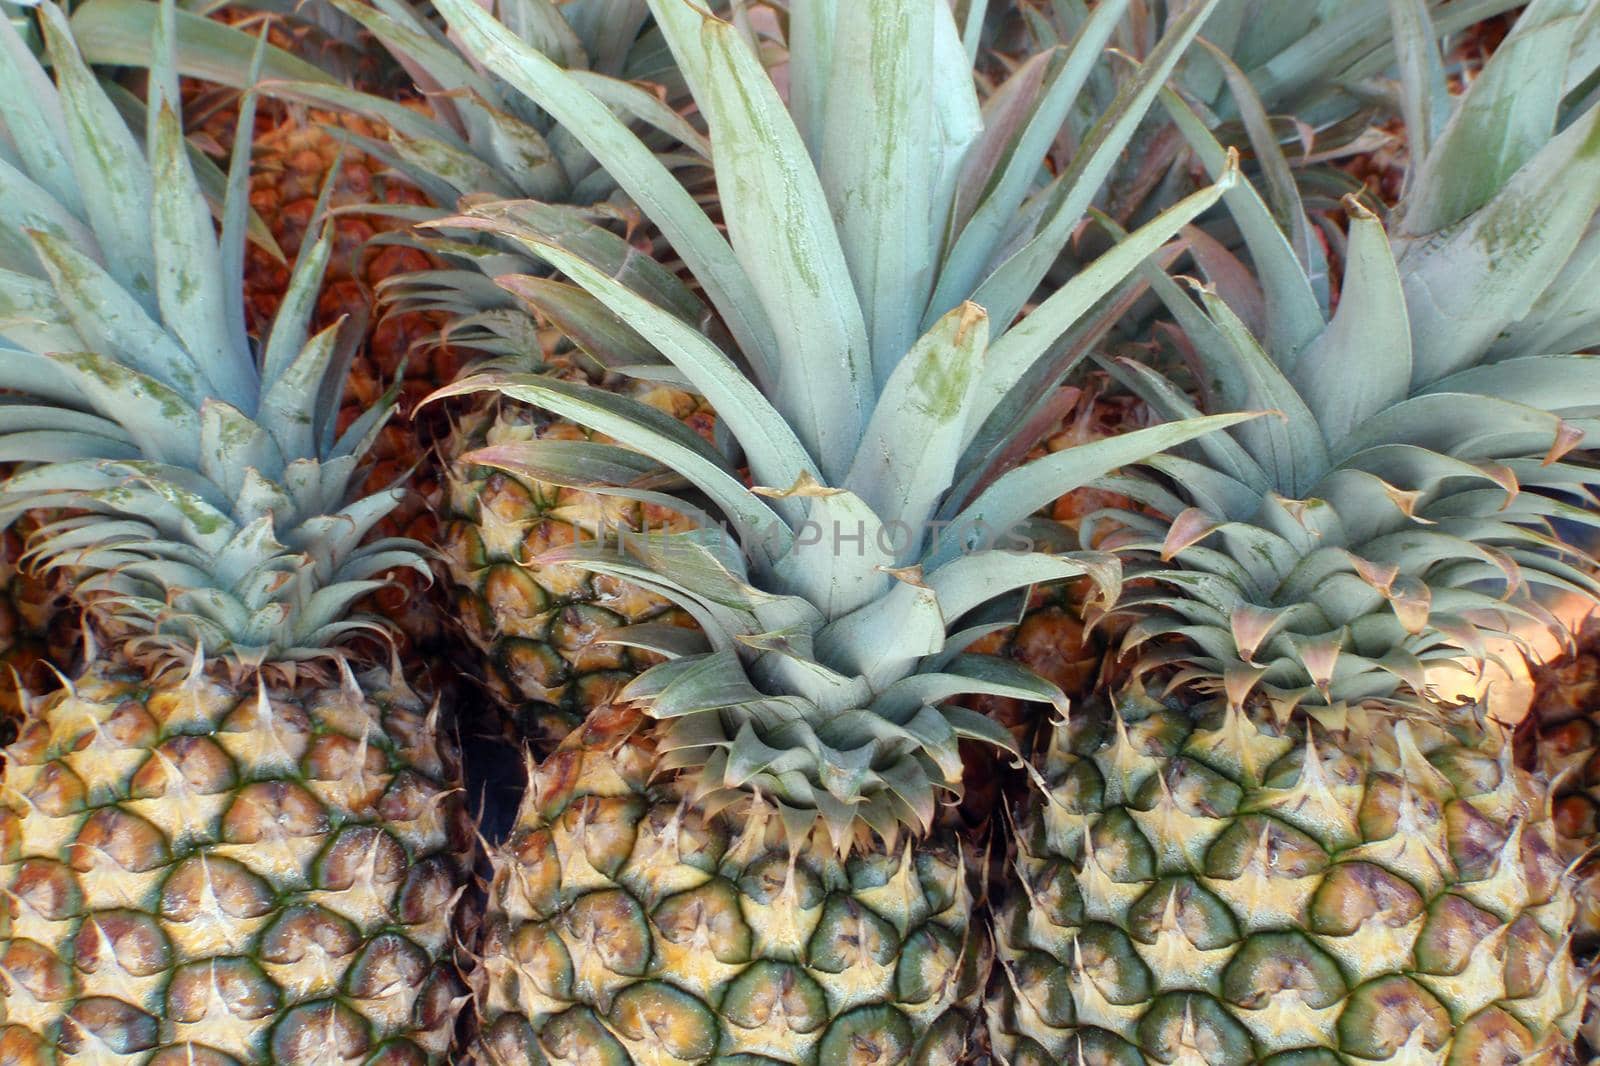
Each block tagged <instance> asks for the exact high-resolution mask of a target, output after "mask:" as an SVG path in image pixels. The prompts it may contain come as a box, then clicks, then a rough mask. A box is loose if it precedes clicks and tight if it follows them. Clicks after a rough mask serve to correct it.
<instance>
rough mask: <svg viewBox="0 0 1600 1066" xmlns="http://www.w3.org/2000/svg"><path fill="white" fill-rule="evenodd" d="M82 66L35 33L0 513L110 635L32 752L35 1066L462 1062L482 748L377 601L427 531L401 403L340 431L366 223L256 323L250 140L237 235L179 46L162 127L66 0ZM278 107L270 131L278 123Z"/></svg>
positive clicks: (65, 38)
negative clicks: (354, 253)
mask: <svg viewBox="0 0 1600 1066" xmlns="http://www.w3.org/2000/svg"><path fill="white" fill-rule="evenodd" d="M38 18H39V20H40V23H41V27H42V30H43V35H44V38H45V41H46V47H47V53H48V58H49V60H50V65H51V69H52V70H53V71H54V74H55V79H56V83H55V84H52V81H51V79H50V77H49V75H47V74H46V72H45V70H44V68H43V67H41V66H40V65H39V64H38V63H37V62H36V61H34V59H33V58H32V57H31V56H30V55H29V54H28V53H27V51H26V50H25V49H24V48H23V46H22V44H21V41H20V39H19V38H18V36H17V35H16V33H15V32H14V30H13V29H12V28H11V26H10V25H9V24H5V25H0V124H3V129H4V132H5V133H6V136H5V137H4V138H0V143H3V144H6V145H16V146H17V147H18V148H19V149H20V150H19V151H18V152H17V153H16V155H15V156H10V155H8V156H7V158H6V159H5V161H4V163H3V164H0V263H3V264H4V269H3V271H0V339H3V343H4V345H5V346H6V348H5V351H4V357H3V360H0V387H3V388H5V389H7V390H9V391H10V392H11V393H12V394H13V395H12V399H11V402H8V403H7V404H6V406H5V408H4V411H5V412H7V414H6V417H5V420H4V422H3V424H0V457H3V458H5V459H8V460H15V461H18V462H23V463H28V464H32V465H31V466H30V467H29V468H27V469H25V470H23V471H22V472H20V473H16V474H14V475H13V476H11V477H10V478H9V479H8V480H7V481H6V482H5V483H4V485H3V487H0V523H9V522H10V521H11V520H13V519H15V518H16V517H17V516H18V515H19V514H22V513H25V512H33V511H39V510H43V511H45V512H47V513H51V514H63V513H64V514H65V515H66V517H61V518H58V519H55V520H53V521H50V522H48V524H46V525H45V526H44V527H43V528H41V529H40V530H39V531H38V532H37V533H36V534H35V535H34V537H33V538H32V547H33V549H34V551H35V553H36V554H37V556H38V557H39V559H40V561H41V564H42V565H45V566H48V567H54V568H57V569H60V570H61V571H63V572H65V573H67V574H69V575H70V577H71V578H72V582H73V591H74V595H75V597H76V598H77V599H78V601H79V602H80V603H81V604H82V605H83V606H84V607H85V608H86V610H87V612H88V616H89V624H90V632H91V634H92V635H93V637H94V640H95V644H96V647H94V648H92V649H90V650H89V652H88V653H87V654H86V657H85V659H86V661H85V663H84V665H83V668H82V670H81V671H80V672H78V673H77V674H76V675H75V676H74V677H73V678H72V680H71V681H70V683H69V684H68V685H67V686H66V688H65V689H63V690H62V691H61V692H58V693H55V694H52V695H49V696H45V697H41V698H39V699H37V700H35V701H33V702H32V703H31V704H30V706H29V707H28V708H27V719H26V721H25V722H24V724H23V727H22V731H21V735H20V736H19V738H18V739H17V740H16V742H15V743H13V744H12V745H10V747H9V748H8V749H7V750H6V753H5V754H6V765H5V768H4V771H3V776H0V886H3V890H4V901H5V902H4V907H3V909H0V1060H3V1061H4V1062H6V1063H8V1064H10V1063H16V1064H19V1066H34V1064H37V1066H44V1064H46V1063H57V1062H65V1061H72V1062H101V1063H109V1062H140V1063H147V1064H151V1066H156V1064H161V1066H167V1064H176V1063H188V1064H191V1066H192V1064H199V1063H206V1064H213V1063H215V1064H219V1066H220V1064H223V1063H235V1064H243V1063H268V1062H272V1063H304V1064H311V1063H318V1064H330V1063H349V1064H355V1063H363V1064H368V1066H372V1064H377V1063H384V1064H395V1066H398V1064H401V1063H407V1064H422V1063H430V1064H432V1063H439V1064H442V1063H445V1062H447V1061H449V1059H448V1057H447V1056H448V1052H449V1044H450V1041H451V1039H452V1034H453V1030H454V1020H455V1016H456V1014H457V1011H458V1009H459V1004H460V989H459V986H458V984H457V980H456V978H455V976H454V968H453V965H452V960H451V949H452V936H451V914H452V910H453V904H454V902H455V900H456V898H457V896H458V895H459V893H460V891H461V884H462V874H463V871H462V869H461V866H460V859H459V855H460V853H461V850H462V848H463V846H464V844H465V834H464V833H462V832H461V831H460V829H459V828H458V823H459V818H458V813H457V812H458V810H459V804H458V794H459V789H458V788H456V787H455V786H454V782H455V781H456V776H455V768H454V759H453V756H452V754H451V752H450V751H449V748H448V746H447V745H446V743H445V742H444V740H443V739H442V737H441V736H440V732H439V730H440V722H439V715H438V711H437V708H436V707H430V706H429V704H428V703H426V702H425V701H424V700H423V699H422V698H420V697H419V696H418V694H417V693H415V692H414V691H412V689H411V688H410V687H409V686H408V685H407V683H406V681H405V679H404V678H403V677H401V676H400V675H399V674H398V673H397V672H396V671H395V670H394V669H392V668H389V669H386V668H384V667H383V666H382V660H379V661H378V662H377V663H371V662H368V661H367V659H366V655H365V652H366V651H367V650H370V649H366V648H365V647H364V646H363V645H362V644H361V642H360V641H361V638H362V637H363V636H364V635H375V636H382V635H383V633H384V631H385V626H384V624H383V623H382V621H381V620H378V619H374V618H370V617H364V616H361V615H358V614H351V613H350V612H349V605H350V604H351V603H352V602H353V601H355V600H356V599H358V598H359V597H360V596H362V595H363V594H365V593H366V592H368V591H369V590H371V589H372V588H374V587H376V586H377V585H379V584H381V583H382V580H383V575H384V574H385V573H387V572H389V571H391V570H393V569H395V568H404V567H417V566H420V565H422V564H421V547H420V546H419V545H417V544H415V543H412V542H409V541H403V540H394V539H390V540H380V541H376V542H371V543H366V542H365V541H364V534H365V533H366V531H367V530H369V529H370V528H371V527H372V526H373V525H374V524H375V523H377V522H378V521H379V520H380V519H381V518H382V516H383V515H384V514H385V513H386V512H387V511H389V510H390V509H391V508H392V507H393V506H394V505H395V503H396V502H397V498H398V493H397V492H396V491H394V490H391V491H386V492H381V493H377V494H367V495H363V494H360V493H359V492H357V491H352V490H353V489H354V483H355V482H356V480H357V478H358V477H359V476H360V473H361V464H362V460H363V454H364V453H365V452H366V451H367V450H368V448H369V447H370V445H371V442H372V439H373V437H374V436H375V435H376V434H377V432H378V430H379V428H380V427H381V426H382V424H383V422H384V420H385V419H386V418H387V417H388V415H389V413H390V411H391V405H389V404H379V405H376V406H374V408H373V409H372V410H371V411H369V412H368V413H367V414H366V416H365V417H364V418H363V419H362V420H361V421H360V422H359V423H358V424H357V425H354V426H352V427H350V429H349V430H348V431H346V432H345V433H344V434H342V435H341V434H338V433H336V431H335V430H336V417H337V408H338V398H339V394H340V387H339V386H340V372H341V369H342V368H343V366H344V365H346V364H347V362H348V359H349V345H348V343H347V342H348V338H346V337H344V336H342V332H341V329H340V327H338V326H333V327H329V328H328V329H325V330H322V331H320V332H318V333H316V334H315V335H311V333H310V330H309V329H308V319H309V307H310V304H311V302H312V300H313V297H314V294H315V292H316V289H317V282H318V274H319V272H320V270H321V267H322V265H323V264H324V263H325V261H326V258H327V256H328V254H329V249H330V247H331V244H332V241H333V236H332V233H331V230H329V229H326V228H325V229H324V231H323V233H322V234H321V236H319V237H318V238H317V240H316V242H315V243H314V245H313V246H312V247H311V248H309V249H308V250H307V251H306V252H305V253H304V254H303V255H302V256H301V261H300V263H299V265H298V266H297V268H296V270H295V273H294V276H293V279H292V282H291V285H290V291H289V298H288V299H287V300H286V302H285V306H286V310H285V311H284V312H283V313H281V314H280V315H279V316H278V318H277V320H276V322H275V323H274V324H273V326H272V328H271V331H270V334H268V335H265V336H263V337H261V338H260V340H259V342H257V341H255V340H252V339H251V338H250V337H249V336H248V335H247V334H246V332H245V309H244V303H243V299H242V287H241V285H240V284H239V281H240V271H241V265H242V259H243V254H244V243H245V227H246V224H247V215H248V212H247V204H246V200H245V197H246V185H245V158H244V154H245V147H246V146H247V144H248V138H246V137H241V138H240V142H241V147H240V150H239V151H236V152H235V154H234V160H233V171H232V176H231V178H230V179H229V182H228V187H227V194H226V198H225V203H224V207H223V210H222V218H223V225H222V230H221V239H220V242H219V241H218V239H217V237H216V235H215V230H214V228H213V222H212V217H211V211H210V208H209V207H208V204H207V202H206V199H205V198H204V196H203V195H202V193H201V190H200V186H199V184H198V183H197V180H196V177H195V174H194V171H193V169H192V167H191V165H190V163H189V158H188V155H187V153H186V151H185V147H184V139H183V134H182V128H181V125H180V122H179V118H178V116H177V114H176V113H175V111H174V105H175V103H176V101H177V99H178V93H177V84H176V77H175V76H174V74H173V68H172V64H171V60H170V53H169V51H168V43H169V42H170V41H171V35H172V22H173V19H174V5H173V4H172V3H171V2H170V0H169V2H168V3H166V4H164V5H163V7H162V9H161V18H160V19H159V20H158V22H157V25H158V32H157V35H156V37H155V39H154V42H153V44H152V52H153V55H154V56H155V57H156V60H155V64H154V70H153V76H152V79H151V94H150V95H151V98H150V104H151V106H150V108H149V110H148V116H149V127H148V130H147V131H146V134H145V137H144V138H143V140H144V143H145V144H147V145H148V156H147V155H146V154H145V149H144V148H142V147H141V144H140V138H138V137H136V136H135V134H134V132H133V131H132V130H131V129H129V128H128V127H127V126H126V125H125V123H124V121H123V119H122V118H121V117H120V116H119V114H118V112H117V111H116V110H115V108H114V106H113V104H112V102H111V100H110V99H109V98H108V97H107V96H106V95H105V93H104V91H103V90H102V89H101V87H100V85H99V83H98V82H97V81H96V80H95V79H94V77H93V75H92V74H91V72H90V69H89V67H88V66H87V65H86V64H85V63H84V61H83V59H82V57H81V56H80V54H79V52H78V50H77V48H76V46H75V44H74V42H73V40H72V37H71V34H70V30H69V28H68V25H67V22H66V20H65V18H64V16H63V15H62V14H61V12H60V10H59V9H58V8H56V7H55V6H54V5H52V4H44V5H41V6H40V7H39V8H38ZM253 107H254V104H253V98H252V99H250V100H247V102H246V104H245V106H244V109H243V113H242V115H241V125H242V126H243V128H244V129H246V130H248V129H249V128H250V118H251V115H250V112H251V111H252V110H253Z"/></svg>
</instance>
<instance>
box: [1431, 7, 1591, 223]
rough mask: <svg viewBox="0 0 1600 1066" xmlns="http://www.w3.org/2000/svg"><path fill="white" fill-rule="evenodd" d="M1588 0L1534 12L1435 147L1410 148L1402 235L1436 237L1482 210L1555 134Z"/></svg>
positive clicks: (1476, 81) (1470, 89) (1478, 80)
mask: <svg viewBox="0 0 1600 1066" xmlns="http://www.w3.org/2000/svg"><path fill="white" fill-rule="evenodd" d="M1586 6H1587V4H1586V2H1585V0H1557V2H1554V3H1543V4H1536V5H1534V6H1533V7H1532V8H1531V9H1530V10H1529V11H1528V12H1526V13H1525V14H1524V15H1523V16H1522V17H1520V18H1519V19H1517V23H1516V26H1515V27H1514V28H1513V30H1512V32H1511V35H1510V36H1509V37H1508V38H1507V39H1506V40H1505V41H1504V42H1502V44H1501V45H1500V47H1499V48H1497V49H1496V50H1495V53H1494V55H1492V56H1490V57H1489V61H1488V63H1487V64H1486V65H1485V66H1484V69H1483V70H1482V72H1481V73H1479V74H1478V76H1477V77H1475V78H1473V79H1472V81H1471V83H1470V84H1469V85H1468V86H1467V90H1466V93H1465V95H1464V96H1463V98H1462V100H1461V102H1460V103H1459V104H1458V105H1457V106H1456V108H1455V112H1454V114H1452V115H1451V117H1450V122H1449V124H1448V125H1447V126H1446V127H1445V128H1444V131H1443V132H1442V134H1441V135H1440V136H1439V138H1438V142H1437V143H1436V144H1433V145H1432V147H1431V148H1430V149H1428V150H1426V151H1423V150H1421V149H1420V148H1416V147H1413V153H1414V156H1415V158H1417V159H1419V160H1421V163H1420V164H1419V165H1418V166H1417V168H1416V177H1415V181H1414V183H1413V191H1412V193H1411V195H1409V196H1408V197H1407V199H1406V203H1405V213H1404V216H1403V229H1404V232H1407V233H1413V234H1423V233H1435V232H1438V231H1439V230H1442V229H1444V228H1445V227H1447V226H1450V225H1453V224H1454V223H1456V222H1459V221H1460V220H1461V219H1463V218H1465V217H1467V215H1469V214H1471V213H1472V212H1473V211H1476V210H1477V209H1478V208H1480V207H1482V206H1483V205H1484V204H1485V203H1487V202H1488V201H1489V200H1490V198H1491V197H1493V196H1494V194H1495V192H1496V191H1498V190H1499V189H1500V188H1501V187H1502V186H1503V185H1504V184H1505V183H1506V182H1507V181H1508V180H1510V178H1511V176H1512V175H1513V174H1515V173H1516V172H1517V171H1518V170H1519V169H1520V168H1521V167H1522V166H1523V164H1525V163H1527V162H1528V160H1530V159H1532V158H1533V156H1534V155H1535V153H1537V152H1538V150H1539V149H1540V148H1542V147H1543V146H1544V144H1545V142H1546V141H1548V140H1549V139H1550V136H1551V134H1552V133H1553V132H1554V131H1555V128H1556V114H1557V111H1558V109H1559V107H1560V105H1561V97H1562V91H1563V89H1564V84H1563V83H1564V79H1565V77H1566V73H1567V62H1566V59H1567V52H1568V50H1569V49H1570V48H1571V42H1572V40H1573V38H1574V35H1575V33H1576V29H1577V25H1578V23H1579V21H1580V19H1581V17H1582V14H1583V11H1584V9H1585V7H1586Z"/></svg>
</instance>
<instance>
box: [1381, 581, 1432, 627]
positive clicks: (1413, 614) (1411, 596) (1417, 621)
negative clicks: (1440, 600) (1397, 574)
mask: <svg viewBox="0 0 1600 1066" xmlns="http://www.w3.org/2000/svg"><path fill="white" fill-rule="evenodd" d="M1388 597H1389V606H1390V607H1392V608H1394V616H1395V617H1396V618H1398V619H1399V620H1400V624H1401V625H1402V626H1403V627H1405V631H1406V632H1407V633H1411V634H1413V635H1414V634H1417V633H1421V632H1422V631H1423V629H1425V628H1427V625H1428V615H1429V613H1430V612H1431V610H1432V607H1433V593H1432V591H1431V590H1430V589H1429V588H1428V586H1427V585H1426V584H1425V583H1423V581H1422V580H1421V579H1419V578H1415V577H1411V576H1409V575H1407V576H1405V577H1402V578H1400V579H1399V580H1398V581H1396V582H1395V583H1394V585H1393V587H1392V588H1391V589H1390V591H1389V594H1388Z"/></svg>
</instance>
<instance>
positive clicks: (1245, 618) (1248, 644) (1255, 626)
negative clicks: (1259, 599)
mask: <svg viewBox="0 0 1600 1066" xmlns="http://www.w3.org/2000/svg"><path fill="white" fill-rule="evenodd" d="M1288 613H1289V612H1288V609H1287V608H1283V607H1257V606H1255V605H1254V604H1249V603H1247V604H1241V605H1240V606H1238V607H1235V608H1234V609H1233V610H1232V611H1230V612H1229V614H1228V627H1229V628H1230V629H1232V630H1233V642H1234V644H1235V646H1237V647H1238V649H1239V657H1240V658H1241V659H1243V660H1244V661H1245V662H1247V663H1251V664H1254V662H1255V658H1256V651H1257V649H1259V648H1260V647H1261V645H1262V644H1263V643H1264V642H1265V641H1266V640H1267V638H1268V637H1270V636H1272V634H1273V633H1275V632H1276V631H1277V630H1278V629H1279V627H1281V626H1282V625H1283V623H1284V622H1285V621H1286V620H1287V618H1288Z"/></svg>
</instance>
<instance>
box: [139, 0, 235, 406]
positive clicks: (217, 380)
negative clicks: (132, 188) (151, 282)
mask: <svg viewBox="0 0 1600 1066" xmlns="http://www.w3.org/2000/svg"><path fill="white" fill-rule="evenodd" d="M169 2H170V0H169ZM153 113H154V115H155V118H154V122H153V124H154V126H155V135H154V137H153V138H152V139H151V148H152V156H153V163H154V167H153V170H154V174H153V177H154V179H155V186H154V195H153V197H152V212H151V219H150V236H151V240H152V244H153V246H154V251H155V266H156V274H155V281H156V294H157V297H158V299H159V302H160V307H161V318H162V322H163V325H164V326H165V327H166V329H167V330H168V331H169V332H170V333H171V334H172V335H173V336H175V337H176V338H177V339H178V341H179V343H181V344H182V345H183V346H184V348H186V349H187V350H188V352H189V354H190V356H191V357H193V359H194V361H195V363H196V365H198V366H199V367H201V368H202V371H203V372H204V373H205V375H206V377H207V379H208V380H209V381H210V383H211V385H212V390H211V391H212V394H213V395H216V396H217V397H219V398H220V399H223V400H226V401H227V402H229V403H231V404H233V405H235V406H236V407H240V408H242V409H245V410H250V409H252V408H254V407H255V403H256V387H257V378H256V367H255V359H254V357H253V355H252V353H251V351H250V349H249V348H248V347H236V346H235V345H234V343H233V341H234V338H233V333H232V330H231V329H230V328H229V323H228V304H229V299H230V298H229V296H228V295H227V291H226V290H227V288H228V285H229V282H228V281H227V280H226V279H225V277H224V275H223V273H222V261H221V258H220V255H219V252H218V248H217V240H216V235H215V233H216V231H215V228H214V226H213V225H212V221H211V211H210V210H209V209H208V208H207V206H206V201H205V197H204V196H202V195H201V193H200V187H199V185H198V183H196V182H195V180H194V172H193V171H191V170H190V169H189V160H188V156H187V154H186V152H185V148H184V140H183V129H182V127H181V126H180V124H179V121H178V116H177V114H176V113H175V112H174V111H173V110H172V108H171V107H169V106H167V104H166V102H165V101H162V103H161V104H159V105H158V109H157V110H156V111H155V112H153Z"/></svg>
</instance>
